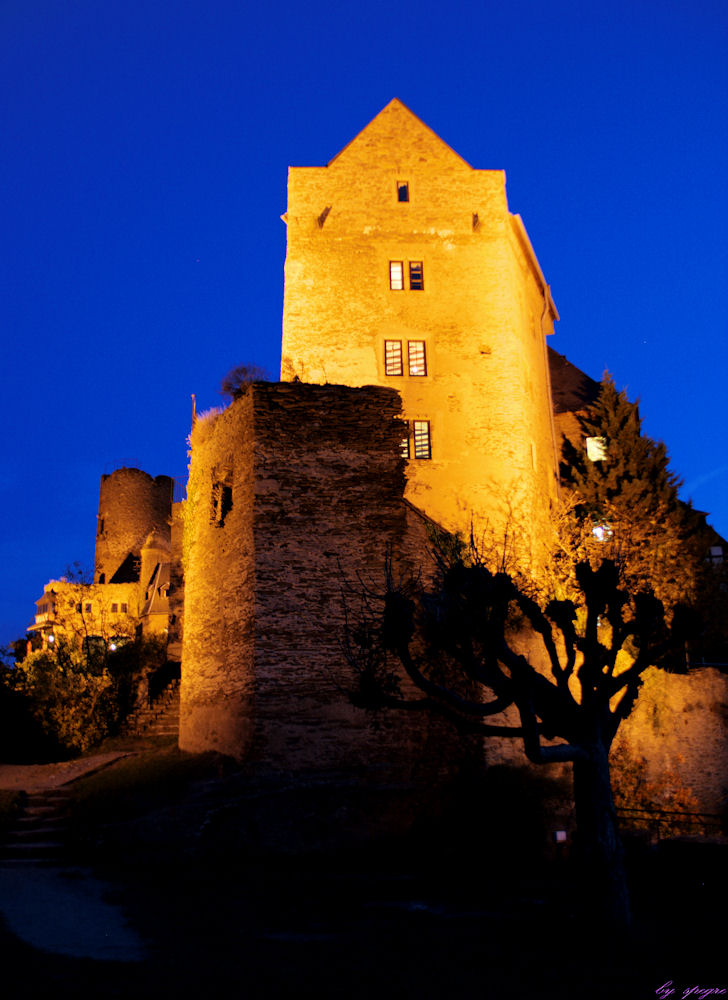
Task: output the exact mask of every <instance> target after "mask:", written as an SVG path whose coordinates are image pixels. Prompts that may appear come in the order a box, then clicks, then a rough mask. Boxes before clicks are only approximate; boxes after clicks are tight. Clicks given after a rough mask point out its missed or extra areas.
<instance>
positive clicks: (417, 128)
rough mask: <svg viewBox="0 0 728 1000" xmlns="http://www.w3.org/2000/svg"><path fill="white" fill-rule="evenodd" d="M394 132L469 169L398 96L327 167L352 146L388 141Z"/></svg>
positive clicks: (404, 140)
mask: <svg viewBox="0 0 728 1000" xmlns="http://www.w3.org/2000/svg"><path fill="white" fill-rule="evenodd" d="M395 131H396V132H397V133H401V135H402V139H403V142H407V144H408V145H410V144H411V143H412V141H413V139H415V138H416V139H417V140H419V142H423V143H424V144H425V145H429V146H430V147H431V148H432V150H433V152H437V153H438V154H439V155H440V156H442V155H443V153H445V154H446V155H447V156H450V157H452V159H453V162H454V163H457V164H458V165H459V166H461V167H468V168H469V169H472V167H470V164H469V163H468V162H467V161H466V160H464V159H463V158H462V156H460V155H459V154H458V153H456V152H455V150H454V149H452V148H451V147H450V146H448V144H447V143H446V142H443V140H442V139H441V138H440V137H439V135H437V134H436V133H435V132H433V131H432V129H431V128H430V126H429V125H426V124H425V123H424V122H423V121H422V119H421V118H418V117H417V115H416V114H415V113H414V112H413V111H410V109H409V108H408V107H407V106H406V105H405V104H403V103H402V101H400V100H399V98H397V97H395V98H393V100H391V101H390V102H389V104H387V105H386V106H385V107H384V108H382V110H381V111H380V112H379V114H378V115H377V116H376V117H375V118H373V119H372V120H371V121H370V122H369V124H368V125H366V126H365V127H364V128H363V129H362V130H361V132H359V134H358V135H356V136H355V137H354V138H353V139H352V140H351V142H348V143H347V144H346V146H344V148H343V149H342V150H340V151H339V152H338V153H337V154H336V156H334V157H333V158H332V159H331V160H329V162H328V163H327V164H326V166H327V167H330V166H331V165H332V164H333V163H335V162H336V161H338V160H339V158H340V157H345V155H346V154H347V153H348V152H349V151H351V150H352V149H355V148H356V147H357V146H359V145H365V144H366V145H369V144H371V142H372V141H373V140H374V141H376V139H377V138H379V137H381V139H382V140H383V141H387V142H391V135H392V132H395Z"/></svg>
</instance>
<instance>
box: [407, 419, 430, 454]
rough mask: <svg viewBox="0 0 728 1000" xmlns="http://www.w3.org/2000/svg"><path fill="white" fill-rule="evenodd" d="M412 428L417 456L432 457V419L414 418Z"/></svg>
mask: <svg viewBox="0 0 728 1000" xmlns="http://www.w3.org/2000/svg"><path fill="white" fill-rule="evenodd" d="M412 428H413V432H414V439H415V458H432V450H431V448H430V421H429V420H413V421H412Z"/></svg>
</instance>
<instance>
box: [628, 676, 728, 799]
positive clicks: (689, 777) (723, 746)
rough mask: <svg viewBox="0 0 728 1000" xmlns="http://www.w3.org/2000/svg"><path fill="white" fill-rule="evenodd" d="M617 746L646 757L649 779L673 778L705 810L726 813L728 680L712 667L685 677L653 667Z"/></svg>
mask: <svg viewBox="0 0 728 1000" xmlns="http://www.w3.org/2000/svg"><path fill="white" fill-rule="evenodd" d="M617 747H624V748H625V749H626V750H627V751H628V753H629V755H630V757H631V758H643V759H644V761H645V763H646V768H647V777H648V780H650V781H653V782H654V781H657V780H658V779H663V780H664V776H665V775H666V774H672V775H674V776H675V779H676V783H679V785H681V786H682V787H684V788H686V789H689V790H690V791H691V792H692V793H693V794H694V795H695V797H696V799H697V801H698V804H699V809H700V811H701V812H706V813H721V812H723V811H724V810H725V809H726V805H727V804H728V676H726V675H725V674H722V673H720V672H719V671H718V670H714V669H712V668H707V669H702V670H694V671H692V672H691V673H689V674H685V675H681V674H667V673H665V671H664V670H657V669H655V668H652V667H651V668H650V669H649V670H648V671H647V673H646V674H645V675H644V685H643V687H642V690H641V692H640V696H639V700H638V701H637V705H636V706H635V709H634V711H633V713H632V715H631V716H630V717H629V718H628V719H627V721H626V722H625V723H624V724H623V725H622V728H621V729H620V732H619V734H618V737H617V741H616V744H615V749H616V748H617Z"/></svg>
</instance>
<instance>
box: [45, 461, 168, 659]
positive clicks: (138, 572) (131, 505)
mask: <svg viewBox="0 0 728 1000" xmlns="http://www.w3.org/2000/svg"><path fill="white" fill-rule="evenodd" d="M173 492H174V483H173V480H172V479H170V477H169V476H157V477H156V479H154V478H152V477H151V476H150V475H148V474H147V473H146V472H142V471H141V470H140V469H129V468H122V469H117V470H116V471H115V472H112V473H111V474H110V475H104V476H102V477H101V487H100V491H99V513H98V519H97V527H96V553H95V559H94V582H93V583H84V582H81V581H73V580H67V579H61V580H51V581H50V582H49V583H48V584H46V586H45V588H44V592H43V596H42V597H41V598H39V600H38V601H36V614H35V617H34V621H33V624H32V625H31V626H30V628H29V631H30V632H33V633H35V634H36V635H37V636H39V637H40V639H41V641H42V643H43V644H44V645H46V646H47V645H48V644H49V643H50V644H52V643H53V642H54V641H56V638H57V637H60V636H63V637H65V638H67V639H72V640H73V641H79V640H83V639H84V638H86V637H94V636H95V637H99V638H102V639H103V640H104V641H106V642H110V641H113V640H114V639H115V638H119V637H124V636H126V637H130V636H133V635H135V634H136V633H137V632H139V631H141V632H142V633H143V634H145V635H162V636H165V637H166V638H167V640H168V655H169V657H170V659H173V660H174V659H177V660H179V658H180V655H181V630H182V618H183V608H184V586H183V581H182V564H181V546H182V520H181V505H180V504H178V503H177V504H176V503H174V502H173V499H174V497H173ZM51 637H52V638H51Z"/></svg>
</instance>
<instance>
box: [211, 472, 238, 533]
mask: <svg viewBox="0 0 728 1000" xmlns="http://www.w3.org/2000/svg"><path fill="white" fill-rule="evenodd" d="M232 509H233V488H232V486H229V485H227V484H226V483H219V482H218V483H213V486H212V516H211V518H210V520H211V522H212V523H213V524H214V525H216V526H217V527H218V528H223V527H224V526H225V518H226V517H227V516H228V514H229V513H230V511H231V510H232Z"/></svg>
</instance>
